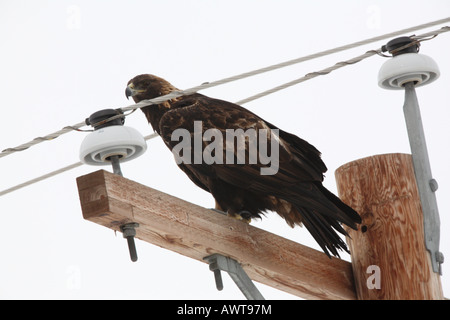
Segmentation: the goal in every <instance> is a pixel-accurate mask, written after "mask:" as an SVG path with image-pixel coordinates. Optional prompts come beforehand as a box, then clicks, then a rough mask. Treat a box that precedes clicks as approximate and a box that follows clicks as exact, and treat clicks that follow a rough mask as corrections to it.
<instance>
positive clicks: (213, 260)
mask: <svg viewBox="0 0 450 320" xmlns="http://www.w3.org/2000/svg"><path fill="white" fill-rule="evenodd" d="M203 260H205V261H206V262H208V264H209V270H211V271H213V272H214V279H215V281H216V287H217V290H219V291H221V290H222V289H223V282H222V274H221V272H220V271H221V270H223V271H226V272H228V274H229V275H230V277H231V279H233V281H234V282H235V283H236V285H237V286H238V288H239V289H240V290H241V291H242V293H243V294H244V296H245V297H246V298H247V299H248V300H264V297H263V296H262V294H261V293H260V292H259V290H258V288H256V286H255V284H254V283H253V281H252V280H251V279H250V277H249V276H248V275H247V273H245V271H244V269H243V268H242V266H241V265H240V264H239V263H238V262H237V261H236V260H234V259H231V258H229V257H225V256H223V255H221V254H218V253H215V254H212V255H210V256H207V257H204V258H203Z"/></svg>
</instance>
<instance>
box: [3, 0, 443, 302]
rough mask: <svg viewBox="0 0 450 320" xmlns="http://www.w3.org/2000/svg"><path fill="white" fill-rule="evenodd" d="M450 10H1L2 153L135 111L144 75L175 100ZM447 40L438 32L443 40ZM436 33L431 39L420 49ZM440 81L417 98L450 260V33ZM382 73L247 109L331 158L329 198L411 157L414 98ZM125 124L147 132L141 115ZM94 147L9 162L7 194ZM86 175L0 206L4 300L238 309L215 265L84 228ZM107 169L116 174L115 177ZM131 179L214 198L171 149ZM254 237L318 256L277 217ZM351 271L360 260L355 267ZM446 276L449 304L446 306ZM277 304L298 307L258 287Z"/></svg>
mask: <svg viewBox="0 0 450 320" xmlns="http://www.w3.org/2000/svg"><path fill="white" fill-rule="evenodd" d="M449 13H450V2H449V1H448V0H441V1H438V0H428V1H417V0H408V1H403V0H402V1H400V0H398V1H360V0H358V1H356V0H354V1H331V0H330V1H287V0H276V1H275V0H272V1H261V0H257V1H256V0H255V1H242V0H239V1H234V0H233V1H230V0H227V1H205V0H203V1H200V0H199V1H133V0H130V1H126V2H125V1H75V0H74V1H18V0H14V1H11V0H3V1H1V2H0V39H1V44H2V49H1V54H0V57H1V59H0V71H1V73H0V97H1V100H0V101H1V103H0V104H1V108H2V113H3V121H2V125H1V129H0V130H1V139H0V149H1V150H3V149H5V148H8V147H14V146H17V145H19V144H21V143H24V142H26V141H29V140H31V139H32V138H34V137H37V136H42V135H45V134H48V133H51V132H54V131H56V130H59V129H60V128H62V127H64V126H66V125H71V124H75V123H78V122H80V121H82V120H83V119H85V118H86V117H88V116H89V115H90V114H92V113H93V112H95V111H98V110H101V109H105V108H119V107H125V106H128V105H130V102H129V101H127V100H126V99H125V96H124V90H125V86H126V83H127V81H128V80H129V79H131V78H132V77H134V76H135V75H137V74H141V73H153V74H156V75H159V76H161V77H163V78H165V79H167V80H168V81H170V82H171V83H172V84H174V85H175V86H177V87H179V88H189V87H193V86H196V85H199V84H201V83H203V82H206V81H214V80H218V79H221V78H224V77H227V76H231V75H235V74H239V73H242V72H246V71H250V70H253V69H256V68H261V67H264V66H268V65H271V64H275V63H278V62H282V61H286V60H289V59H293V58H296V57H300V56H304V55H307V54H311V53H314V52H318V51H322V50H325V49H329V48H333V47H336V46H340V45H344V44H347V43H351V42H355V41H358V40H362V39H366V38H369V37H373V36H376V35H380V34H384V33H388V32H392V31H395V30H399V29H403V28H407V27H410V26H414V25H418V24H421V23H426V22H429V21H433V20H437V19H442V18H445V17H447V16H449ZM439 27H440V26H439ZM439 27H434V28H430V29H426V30H421V31H419V32H417V34H420V33H424V32H425V31H431V30H434V29H437V28H439ZM386 42H387V40H386V41H382V42H380V43H374V44H372V45H368V46H365V47H360V48H357V49H354V50H349V51H346V52H343V53H340V54H336V55H333V56H329V57H326V58H322V59H318V60H314V61H310V62H307V63H303V64H300V65H297V66H294V67H291V68H286V69H285V70H284V69H283V70H280V71H276V72H272V73H269V74H266V75H261V76H258V77H253V78H249V79H247V80H243V81H239V82H236V83H233V84H228V85H224V86H221V87H218V88H214V89H209V90H205V91H203V92H202V93H204V94H206V95H209V96H213V97H217V98H221V99H226V100H229V101H238V100H240V99H243V98H246V97H248V96H251V95H253V94H255V93H257V92H260V91H263V90H266V89H268V88H271V87H274V86H276V85H279V84H281V83H284V82H287V81H290V80H293V79H295V78H298V77H300V76H302V75H304V74H306V73H308V72H312V71H317V70H320V69H322V68H325V67H328V66H330V65H333V64H334V63H335V62H338V61H341V60H346V59H348V58H351V57H354V56H357V55H359V54H362V53H364V52H365V51H367V50H369V49H375V48H379V47H380V46H381V45H383V44H384V43H386ZM421 52H422V53H424V54H427V55H429V56H431V57H433V59H435V60H436V62H437V63H438V65H439V67H440V69H441V77H440V79H438V80H437V81H436V82H434V83H433V84H431V85H429V86H425V87H422V88H419V89H417V94H418V98H419V103H420V106H421V111H422V117H423V122H424V127H425V132H426V138H427V143H428V150H429V155H430V159H431V164H432V170H433V175H434V177H435V178H436V179H437V181H438V182H439V190H438V192H437V197H438V204H439V209H440V215H441V230H442V231H441V233H442V235H441V251H442V252H443V253H444V255H445V257H446V258H447V260H448V259H449V258H450V248H449V240H450V236H449V233H448V232H446V231H448V230H449V227H450V217H449V214H448V212H449V211H450V201H449V197H448V196H446V195H449V194H450V169H449V157H450V151H449V138H450V127H449V126H448V120H449V118H450V108H449V106H448V104H449V101H450V90H449V83H450V59H449V58H448V57H449V56H450V34H448V33H446V34H443V35H441V36H439V37H437V38H436V39H434V40H432V41H428V42H424V43H423V45H422V48H421ZM385 61H386V60H385V59H384V58H381V57H379V56H375V57H372V58H369V59H368V60H365V61H364V62H361V63H359V64H357V65H354V66H349V67H346V68H343V69H341V70H339V71H336V72H334V73H332V74H330V75H327V76H323V77H319V78H316V79H313V80H311V81H308V82H305V83H303V84H300V85H297V86H295V87H292V88H290V89H287V90H284V91H281V92H279V93H277V94H273V95H271V96H268V97H266V98H263V99H261V100H257V101H254V102H251V103H249V104H246V105H245V107H247V108H249V109H250V110H252V111H254V112H256V113H257V114H258V115H260V116H261V117H263V118H264V119H267V120H268V121H270V122H271V123H273V124H275V125H277V126H279V127H280V128H282V129H284V130H286V131H289V132H292V133H294V134H296V135H298V136H300V137H302V138H304V139H306V140H307V141H309V142H310V143H312V144H313V145H315V146H316V147H317V148H318V149H319V150H320V151H321V152H322V153H323V159H324V161H325V163H326V164H327V166H328V173H327V176H326V179H325V183H324V184H325V186H326V187H327V188H329V189H330V190H331V191H333V192H334V193H337V191H336V184H335V179H334V171H335V170H336V169H337V168H338V167H339V166H341V165H342V164H344V163H347V162H349V161H353V160H356V159H359V158H362V157H366V156H370V155H375V154H381V153H392V152H404V153H409V152H410V149H409V143H408V139H407V134H406V128H405V124H404V118H403V112H402V105H403V98H404V97H403V93H402V92H398V91H387V90H383V89H380V88H379V87H378V86H377V74H378V70H379V68H380V67H381V65H382V63H383V62H385ZM126 125H128V126H132V127H134V128H136V129H138V130H139V131H140V132H141V133H142V134H144V135H147V134H149V133H151V128H150V126H149V125H147V123H146V120H145V118H144V116H143V115H142V113H141V112H140V111H138V112H136V113H134V114H133V115H132V116H130V117H128V118H127V120H126ZM85 135H86V134H85V133H76V132H72V133H69V134H67V135H65V136H62V137H61V138H58V139H56V140H54V141H51V142H45V143H42V144H40V145H38V146H35V147H33V148H31V149H29V150H27V151H25V152H22V153H16V154H14V155H10V156H8V157H5V158H2V159H0V177H1V179H0V190H3V189H6V188H9V187H11V186H13V185H16V184H18V183H21V182H24V181H26V180H28V179H31V178H34V177H36V176H40V175H42V174H44V173H47V172H49V171H52V170H55V169H57V168H60V167H63V166H66V165H69V164H71V163H74V162H77V161H78V150H79V146H80V144H81V141H82V140H83V138H84V137H85ZM98 169H99V168H98V167H88V166H82V167H80V168H78V169H75V170H72V171H70V172H67V173H64V174H61V175H59V176H57V177H54V178H52V179H49V180H46V181H44V182H40V183H37V184H35V185H33V186H29V187H27V188H24V189H22V190H19V191H16V192H13V193H11V194H8V195H5V196H3V197H1V198H0V207H1V213H0V215H1V220H2V223H1V224H2V228H1V229H2V231H1V232H0V243H1V245H0V257H1V262H0V298H2V299H10V298H19V299H22V298H25V299H28V298H42V299H47V298H53V299H55V298H56V299H59V298H60V299H72V298H73V299H78V298H85V299H93V298H97V299H101V298H105V299H110V298H116V299H127V298H137V299H141V298H142V299H241V298H244V297H243V295H242V294H241V293H240V291H239V290H238V289H237V288H236V286H235V285H234V283H233V282H232V281H231V279H229V277H228V276H227V275H224V277H223V278H224V285H225V288H224V290H223V291H222V292H218V291H216V289H215V285H214V280H213V274H212V272H210V271H209V270H208V266H207V265H206V264H203V263H200V262H197V261H194V260H192V259H189V258H186V257H184V256H181V255H179V254H176V253H173V252H171V251H168V250H165V249H161V248H159V247H156V246H153V245H151V244H147V243H145V242H142V241H139V240H138V241H137V247H138V255H139V261H138V262H137V263H132V262H130V260H129V256H128V249H127V246H126V241H125V240H124V239H123V238H122V235H121V234H117V235H115V234H114V232H113V231H111V230H109V229H107V228H104V227H101V226H98V225H96V224H94V223H91V222H89V221H85V220H83V218H82V214H81V208H80V203H79V199H78V191H77V187H76V181H75V179H76V177H78V176H81V175H84V174H87V173H89V172H93V171H96V170H98ZM105 169H106V170H111V169H110V167H105ZM122 171H123V173H124V176H125V177H127V178H129V179H132V180H135V181H137V182H140V183H142V184H145V185H148V186H151V187H153V188H156V189H159V190H161V191H163V192H166V193H169V194H171V195H174V196H176V197H179V198H182V199H185V200H188V201H190V202H193V203H195V204H198V205H202V206H205V207H212V206H213V205H214V201H213V200H212V197H211V196H210V195H209V194H207V193H206V192H203V191H202V190H200V189H199V188H197V187H196V186H195V185H194V184H193V183H192V182H190V180H189V179H188V178H187V177H185V175H184V174H183V173H182V172H181V171H180V170H179V169H178V168H177V167H176V165H175V162H174V161H173V157H172V154H171V153H170V152H169V151H168V150H167V149H166V147H165V146H164V144H163V143H162V141H160V139H159V138H158V139H153V140H151V141H149V142H148V150H147V152H146V154H144V155H143V156H141V157H140V158H138V159H136V160H134V161H132V162H129V163H125V164H123V165H122ZM255 225H256V226H257V227H260V228H263V229H266V230H269V231H271V232H274V233H276V234H279V235H281V236H284V237H286V238H289V239H292V240H294V241H297V242H299V243H302V244H306V245H309V246H311V247H314V248H318V246H317V245H316V244H315V242H314V241H313V240H312V238H311V236H309V234H308V233H307V231H306V230H305V229H299V228H296V229H290V228H289V227H288V226H287V225H286V224H285V223H284V221H282V220H281V219H280V218H278V216H277V215H276V214H271V215H269V216H268V217H267V218H266V219H265V220H263V221H262V222H257V223H255ZM344 258H345V259H347V260H348V259H349V257H344ZM448 264H449V262H446V263H445V264H444V266H443V267H444V276H443V277H442V284H443V287H444V294H446V295H447V296H448V295H449V292H450V280H449V279H450V278H449V272H450V271H449V268H448V267H447V265H448ZM256 285H257V287H258V288H259V289H260V291H261V292H262V294H263V295H264V296H265V297H266V298H267V299H284V298H296V297H293V296H291V295H288V294H286V293H284V292H280V291H278V290H276V289H272V288H270V287H267V286H264V285H262V284H259V283H257V284H256Z"/></svg>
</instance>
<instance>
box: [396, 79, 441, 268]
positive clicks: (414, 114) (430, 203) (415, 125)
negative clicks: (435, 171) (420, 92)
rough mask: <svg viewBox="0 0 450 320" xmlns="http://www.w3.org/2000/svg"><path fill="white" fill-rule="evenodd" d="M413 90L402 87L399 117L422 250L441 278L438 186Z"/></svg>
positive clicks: (409, 84)
mask: <svg viewBox="0 0 450 320" xmlns="http://www.w3.org/2000/svg"><path fill="white" fill-rule="evenodd" d="M414 86H415V84H414V82H408V83H406V85H405V104H404V106H403V113H404V115H405V120H406V127H407V130H408V138H409V144H410V146H411V153H412V160H413V165H414V174H415V176H416V181H417V188H418V190H419V196H420V202H421V204H422V211H423V223H424V231H425V246H426V248H427V250H428V251H429V252H430V254H431V264H432V267H433V271H434V272H436V273H439V274H440V275H442V263H444V255H443V254H442V252H440V251H439V238H440V225H441V223H440V219H439V211H438V207H437V200H436V195H435V191H436V190H437V188H438V184H437V181H436V180H434V179H433V177H432V175H431V167H430V160H429V158H428V151H427V145H426V142H425V134H424V131H423V125H422V118H421V116H420V109H419V103H418V101H417V95H416V91H415V88H414Z"/></svg>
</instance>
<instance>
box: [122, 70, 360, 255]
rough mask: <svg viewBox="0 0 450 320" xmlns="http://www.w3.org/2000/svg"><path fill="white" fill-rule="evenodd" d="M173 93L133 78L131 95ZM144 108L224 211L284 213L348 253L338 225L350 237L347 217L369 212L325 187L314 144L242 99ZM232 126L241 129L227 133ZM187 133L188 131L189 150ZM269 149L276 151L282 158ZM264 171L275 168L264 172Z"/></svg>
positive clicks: (245, 215)
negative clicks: (243, 103) (248, 106)
mask: <svg viewBox="0 0 450 320" xmlns="http://www.w3.org/2000/svg"><path fill="white" fill-rule="evenodd" d="M173 91H178V89H177V88H175V87H174V86H173V85H171V84H170V83H169V82H167V81H166V80H164V79H162V78H160V77H157V76H154V75H150V74H142V75H138V76H136V77H134V78H133V79H131V80H130V81H129V82H128V84H127V88H126V92H125V94H126V96H127V98H128V97H129V96H132V97H133V99H134V101H135V102H136V103H138V102H140V101H142V100H147V99H152V98H156V97H159V96H163V95H166V94H169V93H171V92H173ZM141 110H142V111H143V112H144V114H145V116H146V117H147V120H148V122H149V123H150V124H151V125H152V127H153V129H154V130H155V131H156V132H158V134H159V135H160V136H161V137H162V139H163V140H164V143H165V144H166V145H167V147H169V149H170V150H172V152H174V155H175V157H176V159H177V164H178V166H179V167H180V169H181V170H183V171H184V173H185V174H186V175H187V176H188V177H189V178H190V179H191V180H192V181H193V182H194V183H195V184H196V185H197V186H199V187H200V188H202V189H203V190H206V191H208V192H210V193H211V194H212V195H213V197H214V199H215V200H216V209H219V210H222V211H224V212H227V214H228V215H229V216H232V217H235V218H239V219H242V220H245V221H247V222H249V221H250V220H251V218H260V217H261V214H263V213H264V212H265V211H268V210H270V211H276V212H277V213H278V214H279V215H280V216H281V217H283V218H284V219H285V220H286V222H287V224H288V225H289V226H291V227H294V226H295V225H305V226H306V228H307V229H308V231H309V232H310V233H311V234H312V236H313V237H314V239H315V240H316V241H317V242H318V244H319V245H320V246H321V248H322V249H323V251H324V252H325V253H326V254H327V255H328V256H329V257H331V255H330V253H331V254H333V255H335V256H339V254H338V249H339V250H345V251H347V252H348V249H347V246H346V244H345V242H344V241H343V240H342V239H341V238H340V237H339V235H338V234H337V233H336V231H338V232H340V233H341V234H344V235H346V234H347V233H346V232H345V230H344V229H343V228H342V225H341V223H344V224H346V225H348V226H349V227H351V228H353V229H356V224H357V223H361V218H360V216H359V215H358V213H357V212H356V211H354V210H353V209H352V208H350V207H349V206H347V205H346V204H345V203H343V202H342V201H341V200H340V199H339V198H338V197H336V196H335V195H334V194H332V193H331V192H330V191H328V190H327V189H326V188H325V187H324V186H323V185H322V181H323V178H324V176H323V173H324V172H325V171H326V170H327V168H326V166H325V164H324V163H323V161H322V159H321V157H320V155H321V154H320V152H319V151H318V150H317V149H316V148H315V147H314V146H312V145H310V144H309V143H308V142H306V141H305V140H302V139H300V138H299V137H297V136H295V135H293V134H290V133H288V132H285V131H283V130H280V129H278V128H277V127H276V126H274V125H272V124H271V123H269V122H267V121H265V120H263V119H261V118H260V117H258V116H257V115H256V114H254V113H253V112H251V111H249V110H247V109H245V108H243V107H241V106H239V105H236V104H234V103H230V102H227V101H223V100H218V99H213V98H210V97H207V96H204V95H202V94H199V93H194V94H190V95H187V96H182V97H179V98H175V99H172V100H169V101H166V102H163V103H161V104H155V105H149V106H146V107H143V108H142V109H141ZM239 130H240V131H239ZM244 130H245V132H244ZM251 130H252V131H251ZM230 132H232V133H233V132H234V133H236V132H240V135H239V134H235V135H234V136H232V135H231V139H225V137H226V138H228V136H227V134H229V133H230ZM175 133H177V134H175ZM179 133H187V137H186V135H184V137H183V139H184V140H183V141H182V142H183V143H182V146H183V148H180V144H181V142H180V138H181V137H182V136H183V135H182V134H181V135H180V134H179ZM250 133H254V134H253V136H252V135H251V134H250ZM261 133H262V134H261ZM218 134H219V135H218ZM220 134H222V135H223V138H222V137H220ZM239 137H243V140H242V139H241V140H242V141H241V142H243V143H235V144H232V147H231V148H230V146H229V143H228V142H230V141H231V142H234V141H235V140H239V139H238V138H239ZM255 138H256V139H255ZM258 138H259V143H258ZM186 140H188V141H186ZM225 140H226V142H227V143H226V144H224V143H223V142H224V141H225ZM199 141H200V142H199ZM264 141H265V142H266V145H264V144H263V143H264ZM261 142H263V143H261ZM274 143H275V144H274ZM222 148H223V150H222ZM252 148H253V149H252ZM255 148H256V149H255ZM263 149H264V150H263ZM255 150H256V157H255V155H253V157H252V154H251V151H255ZM175 151H176V152H175ZM241 151H245V152H246V153H245V155H244V156H242V153H241V154H240V152H241ZM263 151H264V152H263ZM208 152H209V153H208ZM268 154H271V155H273V154H276V159H275V158H272V159H270V158H268ZM202 156H208V159H205V158H203V157H202ZM268 159H269V160H272V163H270V167H269V163H268V161H267V160H268ZM211 160H213V161H211ZM263 160H264V161H263ZM263 169H266V170H269V169H273V170H272V171H270V170H269V171H266V172H265V173H263V171H262V170H263Z"/></svg>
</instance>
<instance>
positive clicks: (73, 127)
mask: <svg viewBox="0 0 450 320" xmlns="http://www.w3.org/2000/svg"><path fill="white" fill-rule="evenodd" d="M446 22H450V17H448V18H444V19H440V20H436V21H432V22H428V23H424V24H420V25H417V26H414V27H410V28H406V29H402V30H398V31H395V32H390V33H387V34H383V35H380V36H376V37H372V38H369V39H365V40H362V41H357V42H354V43H350V44H347V45H344V46H340V47H336V48H333V49H329V50H325V51H321V52H317V53H314V54H310V55H307V56H304V57H300V58H296V59H293V60H288V61H285V62H281V63H278V64H274V65H271V66H268V67H264V68H261V69H256V70H253V71H249V72H245V73H242V74H238V75H235V76H232V77H228V78H224V79H221V80H217V81H213V82H206V83H203V84H201V85H199V86H196V87H192V88H189V89H186V90H182V91H176V92H172V93H170V94H168V95H164V96H161V97H158V98H155V99H150V100H143V101H141V102H139V103H137V104H134V105H131V106H128V107H124V108H121V110H122V111H123V112H125V111H130V110H135V109H138V108H143V107H145V106H148V105H152V104H159V103H162V102H165V101H168V100H171V99H174V98H178V97H181V96H184V95H190V94H193V93H195V92H198V91H200V90H205V89H208V88H212V87H215V86H219V85H223V84H226V83H229V82H233V81H237V80H241V79H244V78H248V77H251V76H255V75H258V74H262V73H265V72H269V71H273V70H276V69H280V68H284V67H287V66H291V65H294V64H298V63H301V62H305V61H308V60H313V59H317V58H320V57H324V56H327V55H330V54H334V53H338V52H341V51H345V50H348V49H352V48H356V47H359V46H362V45H366V44H369V43H373V42H376V41H380V40H384V39H387V38H391V37H395V36H398V35H402V34H406V33H409V32H414V31H417V30H421V29H425V28H428V27H432V26H436V25H438V24H443V23H446ZM85 125H86V123H85V122H84V121H83V122H79V123H76V124H74V125H70V126H65V127H64V128H62V129H61V130H58V131H56V132H53V133H50V134H47V135H45V136H42V137H37V138H34V139H33V140H31V141H29V142H26V143H23V144H21V145H19V146H16V147H12V148H7V149H4V150H3V151H2V152H1V153H0V158H2V157H5V156H7V155H9V154H12V153H15V152H20V151H24V150H26V149H28V148H30V147H32V146H34V145H36V144H38V143H41V142H43V141H49V140H53V139H56V138H57V137H59V136H61V135H63V134H66V133H68V132H71V131H74V130H75V131H78V130H79V129H80V128H81V127H83V126H85Z"/></svg>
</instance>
